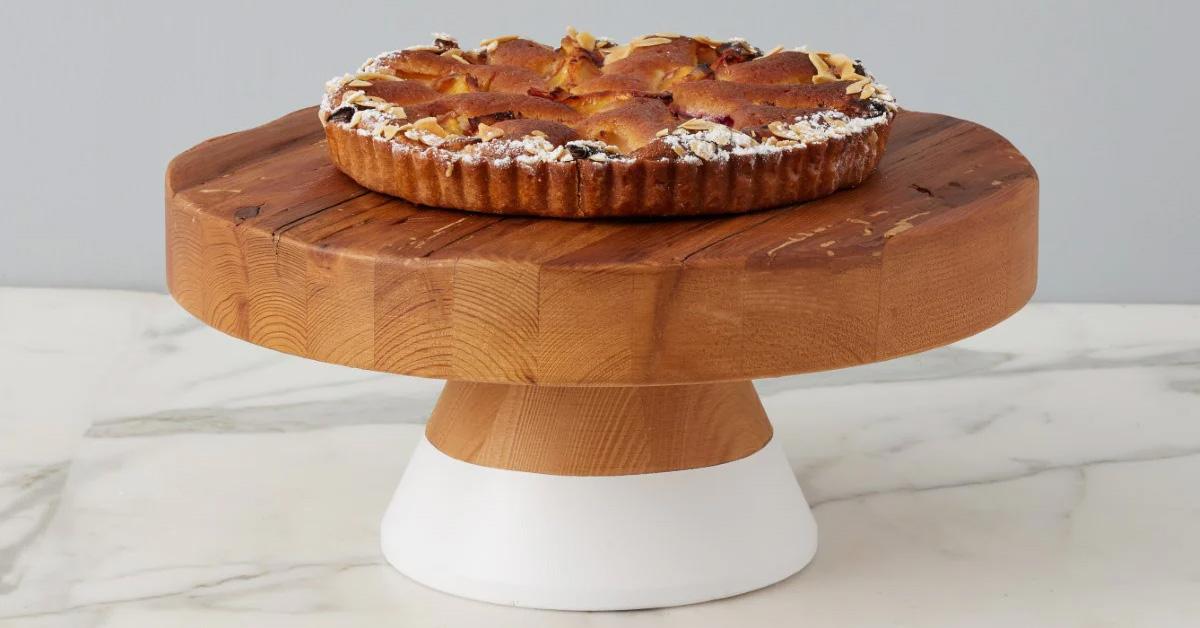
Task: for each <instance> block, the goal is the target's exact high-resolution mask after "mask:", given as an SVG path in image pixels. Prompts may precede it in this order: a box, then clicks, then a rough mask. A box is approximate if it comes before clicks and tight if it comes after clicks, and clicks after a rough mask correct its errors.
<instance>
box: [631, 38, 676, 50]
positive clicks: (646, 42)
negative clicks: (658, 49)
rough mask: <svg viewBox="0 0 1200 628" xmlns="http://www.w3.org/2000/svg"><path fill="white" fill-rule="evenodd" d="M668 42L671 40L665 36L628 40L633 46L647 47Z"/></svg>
mask: <svg viewBox="0 0 1200 628" xmlns="http://www.w3.org/2000/svg"><path fill="white" fill-rule="evenodd" d="M669 43H671V40H670V39H668V38H666V37H647V38H645V39H638V40H636V41H631V42H629V45H630V46H632V47H634V48H649V47H651V46H661V45H663V44H669Z"/></svg>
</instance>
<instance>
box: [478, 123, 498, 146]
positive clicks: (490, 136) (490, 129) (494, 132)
mask: <svg viewBox="0 0 1200 628" xmlns="http://www.w3.org/2000/svg"><path fill="white" fill-rule="evenodd" d="M477 135H478V136H479V138H480V139H482V140H483V141H485V142H490V141H492V140H494V139H496V138H498V137H502V136H503V135H504V129H498V128H496V127H494V126H489V125H487V124H484V123H482V122H480V123H479V132H478V133H477Z"/></svg>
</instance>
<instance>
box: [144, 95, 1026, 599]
mask: <svg viewBox="0 0 1200 628" xmlns="http://www.w3.org/2000/svg"><path fill="white" fill-rule="evenodd" d="M895 125H896V126H895V128H894V131H893V133H892V139H891V145H890V146H889V148H888V151H887V155H886V157H885V158H884V160H883V163H882V165H881V166H880V168H879V172H877V173H876V174H875V175H874V176H873V177H872V178H871V179H870V180H869V181H868V182H867V183H866V184H864V185H863V186H862V187H860V188H858V189H855V190H850V191H845V192H841V193H839V194H836V195H834V196H832V197H829V198H825V199H822V200H818V201H814V202H811V203H807V204H804V205H800V206H796V207H788V208H783V209H777V210H771V211H764V212H758V213H752V214H747V215H741V216H732V217H711V218H695V219H675V220H660V221H586V222H575V221H563V220H548V219H535V218H503V217H498V216H490V215H482V214H470V213H462V212H457V211H450V210H439V209H431V208H428V207H418V206H414V205H411V204H409V203H406V202H404V201H401V200H398V199H395V198H391V197H387V196H383V195H380V194H376V193H373V192H368V191H367V190H365V189H363V188H361V187H359V186H358V185H356V184H355V183H354V182H353V181H351V180H350V179H349V178H347V177H346V176H343V175H342V174H341V173H340V172H338V171H337V170H336V169H335V168H334V167H333V165H331V164H330V162H329V160H328V159H327V157H326V153H325V146H324V143H325V141H324V136H323V134H322V131H321V128H320V126H319V125H318V123H317V116H316V113H315V111H314V110H312V109H307V110H303V111H299V112H296V113H293V114H291V115H288V116H286V117H283V118H281V119H279V120H276V121H275V122H272V123H270V124H267V125H265V126H262V127H259V128H257V129H253V130H250V131H245V132H242V133H235V134H233V135H227V136H224V137H220V138H217V139H214V140H210V141H208V142H205V143H203V144H201V145H199V146H197V147H195V148H193V149H191V150H189V151H187V152H185V153H183V154H182V155H180V156H179V157H177V158H176V159H175V160H174V161H173V162H172V163H171V165H170V167H169V169H168V171H167V203H166V205H167V216H166V225H167V227H166V236H167V275H168V283H169V286H170V290H171V293H172V294H173V295H174V296H175V299H177V300H178V301H179V303H180V304H181V305H182V306H183V307H184V308H186V309H187V310H188V311H189V312H191V313H192V314H194V315H195V316H197V317H198V318H200V319H201V320H203V321H205V322H206V323H208V324H209V325H212V326H213V327H215V328H217V329H219V330H221V331H223V332H225V333H228V334H231V335H233V336H236V337H238V338H242V339H245V340H247V341H250V342H253V343H256V344H259V345H262V346H264V347H269V348H272V349H277V350H279V351H284V352H287V353H292V354H296V355H300V356H304V357H307V358H313V359H316V360H322V361H326V362H333V363H337V364H345V365H349V366H354V367H359V368H364V369H373V370H377V371H387V372H391V373H403V374H407V375H418V376H422V377H434V378H440V379H445V380H448V383H447V384H446V387H445V390H444V391H443V392H442V396H441V398H440V400H439V401H438V404H437V407H436V408H435V409H434V411H433V416H432V417H431V418H430V420H429V424H428V427H427V429H426V432H425V439H424V440H423V441H422V442H421V444H420V445H419V446H418V448H417V451H416V452H415V453H414V454H413V457H412V460H411V462H410V464H409V467H408V469H407V471H406V472H405V474H404V477H403V479H402V480H401V482H400V486H399V488H398V489H397V491H396V494H395V497H394V499H393V501H392V504H391V506H390V507H389V508H388V510H387V514H386V515H385V517H384V520H383V528H382V538H383V551H384V554H385V555H386V557H387V558H388V560H389V561H390V562H391V563H392V564H393V565H394V566H395V567H396V568H397V569H399V570H400V571H402V572H404V573H405V574H407V575H409V576H410V577H412V578H413V579H415V580H417V581H419V582H422V583H425V584H427V585H429V586H431V587H434V588H436V589H441V590H444V591H448V592H450V593H455V594H458V595H462V596H466V597H471V598H476V599H481V600H488V601H492V602H499V603H504V604H515V605H519V606H533V607H541V608H558V609H589V610H600V609H625V608H644V607H655V606H670V605H676V604H685V603H690V602H697V601H703V600H710V599H715V598H719V597H725V596H729V595H734V594H737V593H742V592H745V591H750V590H753V589H756V588H759V587H763V586H766V585H768V584H771V583H773V582H777V581H779V580H781V579H783V578H786V577H787V576H789V575H791V574H793V573H795V572H797V571H798V570H800V569H801V568H802V567H803V566H804V565H805V564H806V563H807V562H808V561H809V560H810V559H811V557H812V555H813V553H814V551H815V549H816V526H815V523H814V521H813V518H812V515H811V513H810V512H809V509H808V506H807V505H806V504H805V501H804V497H803V495H802V494H801V492H800V488H799V487H798V486H797V484H796V480H795V477H794V476H793V473H792V471H791V469H790V467H789V466H788V463H787V461H786V459H785V458H784V455H783V453H782V451H781V449H780V447H779V446H778V444H777V443H776V442H774V441H772V438H771V436H772V431H771V424H770V423H769V422H768V421H767V417H766V415H765V414H764V412H763V408H762V405H761V404H760V403H759V399H758V395H757V393H756V392H755V389H754V386H753V385H752V384H751V380H752V379H754V378H759V377H774V376H779V375H786V374H791V373H803V372H808V371H819V370H825V369H834V368H840V367H845V366H853V365H856V364H865V363H868V362H875V361H878V360H885V359H888V358H893V357H896V356H901V355H906V354H910V353H915V352H918V351H924V350H926V349H930V348H933V347H937V346H940V345H944V344H947V343H950V342H953V341H955V340H959V339H961V338H965V337H967V336H970V335H972V334H974V333H976V332H978V331H980V330H982V329H985V328H987V327H989V326H991V325H994V324H996V323H997V322H999V321H1001V320H1003V319H1004V318H1005V317H1007V316H1009V315H1010V314H1012V313H1013V312H1015V311H1017V310H1018V309H1019V308H1021V306H1022V305H1024V304H1025V302H1026V301H1027V300H1028V299H1029V297H1030V295H1031V294H1032V293H1033V289H1034V284H1035V282H1036V258H1037V195H1038V184H1037V176H1036V174H1035V173H1034V171H1033V168H1032V167H1030V165H1029V162H1028V161H1027V160H1026V159H1025V158H1024V157H1023V156H1022V155H1021V154H1020V153H1019V152H1017V150H1016V149H1014V148H1013V147H1012V145H1010V144H1009V143H1008V142H1007V141H1005V140H1004V139H1003V138H1001V137H1000V136H999V135H997V134H996V133H994V132H992V131H990V130H988V129H986V128H983V127H981V126H978V125H975V124H972V123H970V122H965V121H962V120H956V119H954V118H949V117H946V116H940V115H931V114H923V113H912V112H906V113H902V114H900V116H899V118H898V119H897V120H896V123H895Z"/></svg>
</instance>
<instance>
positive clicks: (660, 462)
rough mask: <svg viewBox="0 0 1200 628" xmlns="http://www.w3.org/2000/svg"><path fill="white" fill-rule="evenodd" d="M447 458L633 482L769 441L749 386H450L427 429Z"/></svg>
mask: <svg viewBox="0 0 1200 628" xmlns="http://www.w3.org/2000/svg"><path fill="white" fill-rule="evenodd" d="M425 434H426V436H428V438H429V441H430V442H431V443H433V445H434V446H435V447H437V448H438V449H440V450H441V451H442V452H443V453H445V454H447V455H449V456H452V457H454V458H458V459H459V460H465V461H467V462H472V463H475V464H479V465H483V466H487V467H497V468H502V469H516V470H519V471H531V472H535V473H549V474H553V475H629V474H637V473H654V472H658V471H673V470H679V469H694V468H697V467H707V466H712V465H716V464H721V463H723V462H729V461H731V460H737V459H739V458H743V457H745V456H748V455H750V454H752V453H754V452H756V451H758V450H759V449H762V448H763V446H764V445H766V444H767V442H768V441H770V440H771V434H772V431H771V423H770V422H769V421H768V420H767V415H766V413H765V412H764V411H763V407H762V404H761V403H760V402H759V399H758V393H757V392H756V391H755V390H754V385H753V384H751V383H750V382H749V381H740V382H725V383H714V384H685V385H679V386H523V385H519V384H480V383H473V382H454V381H451V382H447V383H446V388H445V390H443V391H442V396H441V398H439V399H438V404H437V407H436V408H435V409H434V411H433V416H432V417H430V419H429V423H428V425H427V426H426V430H425Z"/></svg>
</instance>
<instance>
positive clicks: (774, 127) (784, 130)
mask: <svg viewBox="0 0 1200 628" xmlns="http://www.w3.org/2000/svg"><path fill="white" fill-rule="evenodd" d="M767 130H768V131H770V132H771V135H774V136H776V137H782V138H784V139H789V140H790V139H793V138H795V137H796V132H795V131H793V130H791V129H790V128H789V127H788V125H787V124H785V123H784V122H783V121H782V120H776V121H774V122H772V123H770V124H768V125H767Z"/></svg>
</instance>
